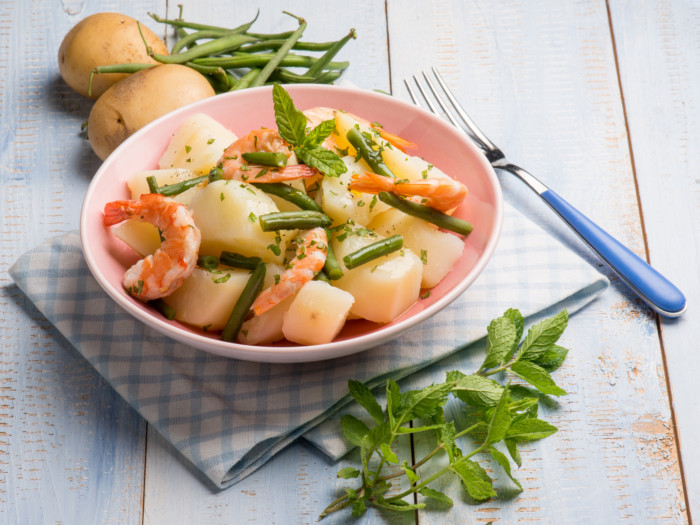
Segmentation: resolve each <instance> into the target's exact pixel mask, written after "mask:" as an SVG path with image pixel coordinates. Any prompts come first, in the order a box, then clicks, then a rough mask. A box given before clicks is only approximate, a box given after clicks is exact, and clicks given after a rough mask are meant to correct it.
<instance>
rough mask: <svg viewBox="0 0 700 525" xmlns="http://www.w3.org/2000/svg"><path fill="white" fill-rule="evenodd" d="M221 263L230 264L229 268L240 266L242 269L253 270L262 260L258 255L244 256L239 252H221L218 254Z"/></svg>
mask: <svg viewBox="0 0 700 525" xmlns="http://www.w3.org/2000/svg"><path fill="white" fill-rule="evenodd" d="M219 260H220V261H221V264H225V265H226V266H230V267H231V268H242V269H244V270H254V269H255V267H256V266H257V265H258V264H260V263H261V262H262V259H261V258H260V257H246V256H245V255H241V254H240V253H234V252H227V251H223V252H221V255H220V256H219Z"/></svg>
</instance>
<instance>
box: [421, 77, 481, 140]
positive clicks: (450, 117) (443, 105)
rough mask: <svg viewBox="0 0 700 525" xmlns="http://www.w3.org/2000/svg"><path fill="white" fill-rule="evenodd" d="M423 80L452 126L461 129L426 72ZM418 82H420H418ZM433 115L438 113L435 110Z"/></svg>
mask: <svg viewBox="0 0 700 525" xmlns="http://www.w3.org/2000/svg"><path fill="white" fill-rule="evenodd" d="M414 78H415V77H414ZM423 78H424V79H425V83H426V84H427V85H428V88H430V92H431V93H432V94H433V96H434V97H435V100H437V103H438V104H440V107H441V108H442V110H443V111H444V112H445V115H447V118H448V119H449V120H450V122H452V125H453V126H455V127H457V128H459V127H460V125H459V122H457V119H455V118H454V116H453V115H452V112H451V111H450V110H449V109H447V106H446V105H445V102H444V101H443V100H442V97H440V95H439V94H438V92H437V90H436V89H435V86H434V85H433V83H432V82H431V80H430V78H428V75H427V74H426V73H425V71H423ZM416 82H418V81H417V80H416ZM421 92H423V90H421ZM423 96H425V93H424V92H423ZM431 109H433V108H432V106H431ZM433 113H437V111H435V109H433ZM469 131H470V130H467V133H469ZM469 134H470V135H472V134H471V133H469ZM472 138H474V137H473V136H472Z"/></svg>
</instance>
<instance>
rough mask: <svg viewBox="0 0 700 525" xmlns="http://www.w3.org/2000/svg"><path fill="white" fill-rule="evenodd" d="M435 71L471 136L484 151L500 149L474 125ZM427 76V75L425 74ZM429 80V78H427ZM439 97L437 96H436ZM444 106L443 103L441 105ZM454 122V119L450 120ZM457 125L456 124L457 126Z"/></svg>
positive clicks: (433, 68) (434, 72) (439, 82)
mask: <svg viewBox="0 0 700 525" xmlns="http://www.w3.org/2000/svg"><path fill="white" fill-rule="evenodd" d="M431 69H432V71H433V74H434V75H435V78H436V79H437V81H438V84H440V87H441V88H442V90H443V92H444V93H445V95H446V96H447V98H448V100H449V101H450V103H451V104H452V107H453V108H454V109H455V111H456V112H457V114H458V115H459V118H461V119H462V121H463V122H464V123H465V124H466V126H467V128H468V129H469V131H470V133H469V134H470V135H471V136H472V137H474V138H476V139H477V140H478V142H480V143H481V145H482V147H483V149H486V150H494V149H498V148H497V147H496V145H495V144H494V143H493V142H491V141H490V140H489V138H488V137H487V136H486V135H485V134H484V133H483V131H481V130H480V129H479V127H478V126H477V125H476V124H475V123H474V121H473V120H472V119H471V118H470V117H469V115H468V114H467V112H466V110H465V109H464V107H463V106H462V104H460V103H459V101H458V100H457V99H456V98H455V96H454V95H453V94H452V91H451V90H450V88H449V87H447V84H446V83H445V81H444V80H443V78H442V75H441V74H440V71H438V69H437V68H436V67H432V68H431ZM423 75H425V73H423ZM426 80H427V76H426ZM428 85H429V86H431V90H432V91H433V93H434V94H435V93H436V92H435V90H434V89H433V88H432V84H431V83H430V82H429V81H428ZM435 96H436V97H437V94H436V95H435ZM441 106H442V103H441ZM442 108H443V109H444V110H445V112H446V113H449V112H448V111H447V110H446V109H445V107H444V106H442ZM450 120H452V119H450ZM455 125H456V124H455Z"/></svg>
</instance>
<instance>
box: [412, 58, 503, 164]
mask: <svg viewBox="0 0 700 525" xmlns="http://www.w3.org/2000/svg"><path fill="white" fill-rule="evenodd" d="M433 73H435V74H436V78H437V79H438V82H439V83H440V86H441V87H442V90H443V92H444V93H445V94H446V95H447V97H448V99H450V102H451V103H452V105H453V106H454V107H455V111H457V114H458V115H459V116H460V118H461V119H462V120H463V121H464V124H461V123H460V122H459V121H458V120H457V119H456V118H455V116H454V114H453V111H452V110H450V108H449V107H448V106H447V104H446V103H445V101H444V100H443V98H442V97H441V96H440V93H439V90H438V89H437V88H436V87H435V84H433V82H432V81H431V80H430V78H429V77H428V75H427V74H426V72H425V71H423V79H424V83H425V84H426V85H427V86H428V90H429V91H430V92H431V93H432V95H433V97H432V98H434V99H435V100H436V101H437V103H438V105H439V106H440V108H441V109H442V112H441V111H440V110H439V109H438V108H437V106H436V105H435V104H434V103H433V101H432V98H431V97H430V96H429V95H428V93H427V92H426V90H425V89H423V86H422V85H421V82H420V81H419V80H418V77H416V75H413V76H412V78H413V82H415V84H416V87H417V88H418V91H420V94H421V95H422V99H421V98H419V97H418V95H417V94H416V92H415V91H414V89H413V88H412V87H411V84H410V83H409V81H408V79H404V84H405V85H406V89H407V90H408V94H409V96H410V97H411V100H413V103H414V104H415V105H416V106H421V107H425V105H427V106H428V109H430V111H432V112H433V113H434V114H435V115H441V116H442V115H444V116H445V117H447V119H448V120H449V121H450V122H451V123H452V125H453V126H455V127H456V128H459V129H462V130H463V131H464V132H466V133H467V135H469V138H471V139H472V141H473V142H474V143H476V145H477V146H478V147H479V148H480V149H481V150H483V151H484V153H486V154H488V153H489V151H490V150H491V149H495V146H493V148H489V146H488V144H491V142H490V141H488V139H486V141H487V142H484V140H482V138H480V137H479V135H477V134H476V133H475V132H474V129H473V128H476V125H474V123H473V122H471V119H469V116H468V115H467V114H466V111H465V110H464V108H462V107H461V106H459V102H457V100H456V99H455V98H454V96H453V95H452V93H451V92H450V90H449V88H448V87H447V85H446V84H445V82H444V81H443V80H442V78H441V77H440V76H439V73H438V72H437V69H435V68H433ZM455 104H456V105H457V106H455ZM465 117H466V119H465ZM470 123H471V125H470ZM476 129H477V130H478V128H476ZM481 135H482V136H483V137H484V138H486V136H485V135H483V133H482V134H481Z"/></svg>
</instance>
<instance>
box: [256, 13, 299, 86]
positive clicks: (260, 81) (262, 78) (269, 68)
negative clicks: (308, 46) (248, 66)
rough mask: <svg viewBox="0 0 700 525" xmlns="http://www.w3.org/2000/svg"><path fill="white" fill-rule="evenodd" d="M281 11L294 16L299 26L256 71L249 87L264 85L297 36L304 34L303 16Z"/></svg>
mask: <svg viewBox="0 0 700 525" xmlns="http://www.w3.org/2000/svg"><path fill="white" fill-rule="evenodd" d="M283 12H284V13H285V14H287V15H289V16H293V17H294V18H296V19H297V20H298V21H299V27H298V28H297V30H296V31H294V33H292V35H291V36H290V37H289V38H288V39H287V41H286V42H285V43H284V44H283V45H282V46H281V47H280V48H279V49H278V50H277V52H276V53H275V54H274V56H273V57H272V59H271V60H270V61H269V62H268V63H267V64H265V67H263V68H262V70H261V71H260V73H258V75H257V76H256V77H255V78H254V79H253V81H252V82H251V83H250V87H257V86H262V85H264V84H265V82H266V81H267V79H268V77H269V76H270V74H271V73H272V72H273V71H274V70H275V68H276V67H277V66H279V64H280V62H281V61H282V59H283V58H284V57H285V55H286V54H287V53H289V51H290V50H291V49H292V46H293V45H294V44H295V42H296V41H297V40H299V38H301V35H303V34H304V30H305V29H306V20H304V19H303V18H299V17H298V16H295V15H293V14H291V13H288V12H287V11H283Z"/></svg>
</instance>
